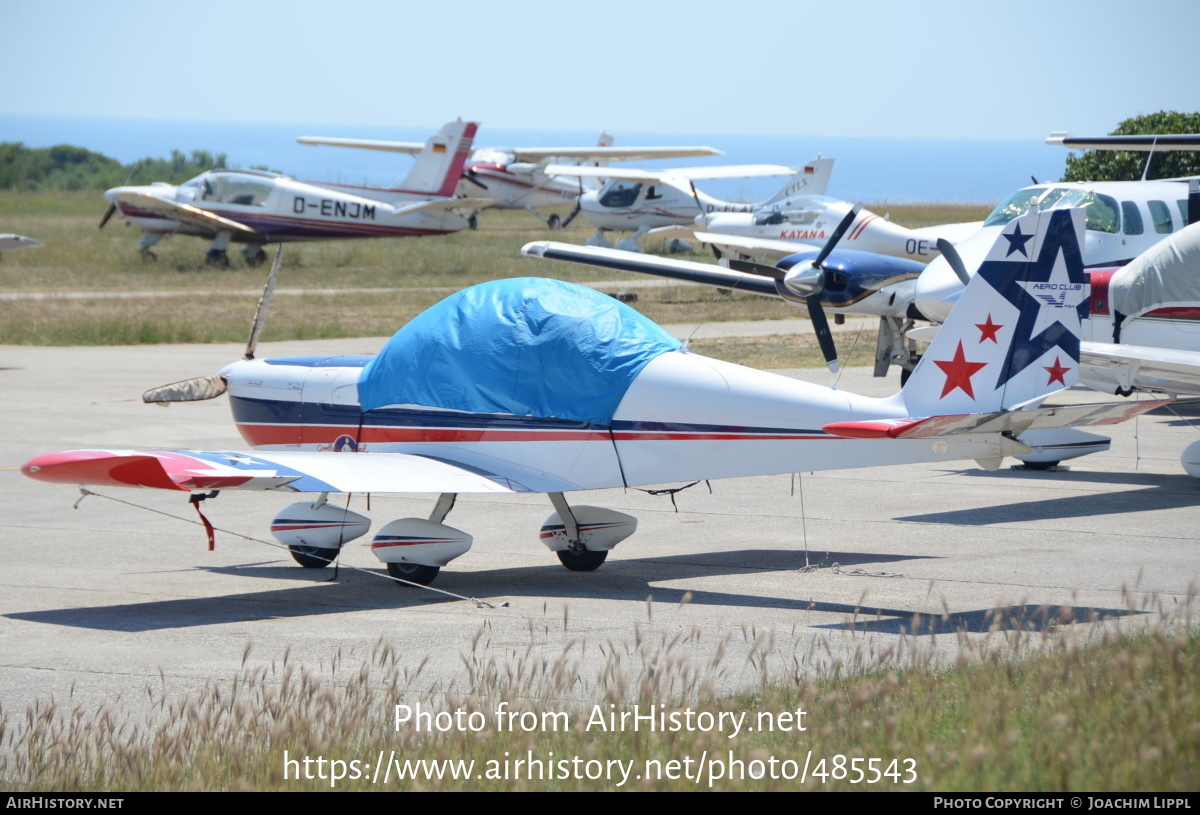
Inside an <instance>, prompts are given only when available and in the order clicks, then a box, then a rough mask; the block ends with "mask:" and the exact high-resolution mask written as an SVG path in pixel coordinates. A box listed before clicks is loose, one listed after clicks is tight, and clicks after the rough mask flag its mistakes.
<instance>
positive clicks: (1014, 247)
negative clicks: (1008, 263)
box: [1004, 224, 1033, 257]
mask: <svg viewBox="0 0 1200 815" xmlns="http://www.w3.org/2000/svg"><path fill="white" fill-rule="evenodd" d="M1032 237H1033V235H1022V234H1021V225H1020V224H1017V228H1016V229H1014V230H1013V231H1012V234H1011V235H1005V236H1004V239H1005V240H1006V241H1008V252H1007V253H1006V254H1005V255H1004V256H1005V257H1008V256H1009V255H1011V254H1012V253H1013V252H1020V253H1021V254H1022V255H1024V256H1025V257H1029V253H1028V252H1026V251H1025V244H1027V243H1029V239H1030V238H1032Z"/></svg>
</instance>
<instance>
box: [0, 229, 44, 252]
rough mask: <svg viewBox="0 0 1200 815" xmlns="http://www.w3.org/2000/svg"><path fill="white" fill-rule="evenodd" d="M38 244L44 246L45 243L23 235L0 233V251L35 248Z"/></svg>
mask: <svg viewBox="0 0 1200 815" xmlns="http://www.w3.org/2000/svg"><path fill="white" fill-rule="evenodd" d="M39 246H45V244H44V243H42V242H41V241H39V240H34V239H33V238H27V237H25V236H24V235H14V234H12V233H6V234H4V235H0V252H11V251H13V250H14V249H37V248H38V247H39Z"/></svg>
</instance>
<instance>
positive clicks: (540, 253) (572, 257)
mask: <svg viewBox="0 0 1200 815" xmlns="http://www.w3.org/2000/svg"><path fill="white" fill-rule="evenodd" d="M521 254H523V255H527V256H529V257H538V258H546V259H549V260H566V261H570V262H572V263H583V264H585V265H588V266H599V267H601V268H604V269H619V270H620V271H623V272H636V273H638V274H648V275H654V276H655V277H669V278H671V279H673V280H686V281H688V282H690V283H704V284H707V285H709V286H717V287H719V288H723V289H736V290H737V291H745V292H750V293H751V294H761V295H763V296H765V297H778V296H779V292H778V291H777V290H776V288H775V281H774V279H773V278H770V277H763V276H761V275H756V274H747V273H745V272H735V271H733V270H732V269H722V268H721V267H719V266H713V265H712V264H709V263H695V262H693V261H690V260H672V259H670V258H660V257H656V256H654V255H643V254H640V253H638V252H623V251H621V250H620V249H602V248H600V247H597V246H576V245H574V244H570V243H558V242H557V241H534V242H533V243H527V244H525V245H524V246H523V247H521Z"/></svg>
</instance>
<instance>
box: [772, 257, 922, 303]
mask: <svg viewBox="0 0 1200 815" xmlns="http://www.w3.org/2000/svg"><path fill="white" fill-rule="evenodd" d="M817 254H818V253H817V252H815V251H814V252H797V253H796V254H794V255H788V256H787V257H786V258H784V259H783V260H781V261H779V264H778V266H779V268H780V269H783V270H785V273H784V276H783V279H782V280H780V281H779V282H778V284H777V285H776V287H775V288H776V289H777V290H778V291H779V295H780V296H781V297H783V298H784V299H786V300H791V301H793V302H803V301H804V300H805V299H806V298H809V297H818V298H819V299H820V302H821V305H822V306H824V307H825V308H831V309H846V310H849V311H853V312H857V313H861V314H874V315H879V316H884V315H893V316H900V315H903V314H904V313H905V312H906V311H907V309H908V305H909V303H911V302H912V299H913V292H914V290H915V288H916V281H917V278H918V277H919V276H920V274H921V272H922V271H923V270H924V269H925V266H924V264H922V263H919V262H917V261H915V260H906V259H904V258H894V257H889V256H888V255H877V254H874V253H871V252H859V251H856V250H853V249H837V250H834V251H833V252H831V253H830V254H829V255H828V256H827V257H826V258H825V261H824V262H823V263H822V264H821V267H820V268H817V267H816V266H814V265H813V261H814V260H815V259H816V257H817ZM881 294H882V295H883V296H882V297H880V295H881Z"/></svg>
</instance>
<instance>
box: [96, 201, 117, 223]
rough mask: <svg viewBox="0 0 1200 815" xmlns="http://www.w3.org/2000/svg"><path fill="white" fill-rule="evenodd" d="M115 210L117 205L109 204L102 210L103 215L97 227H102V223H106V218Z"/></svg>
mask: <svg viewBox="0 0 1200 815" xmlns="http://www.w3.org/2000/svg"><path fill="white" fill-rule="evenodd" d="M116 211H117V205H116V204H109V205H108V209H106V210H104V217H103V218H101V219H100V226H99V227H97V228H98V229H103V228H104V225H105V224H106V223H108V219H109V218H111V217H112V216H113V213H115V212H116Z"/></svg>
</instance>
